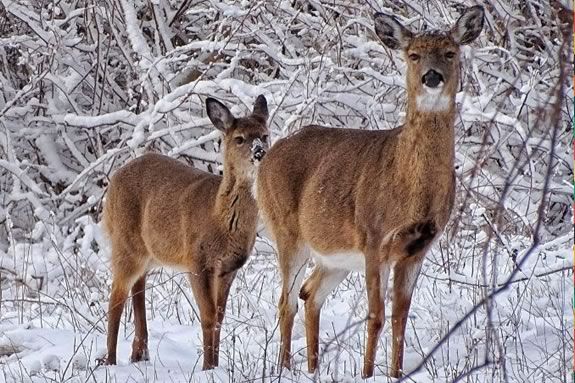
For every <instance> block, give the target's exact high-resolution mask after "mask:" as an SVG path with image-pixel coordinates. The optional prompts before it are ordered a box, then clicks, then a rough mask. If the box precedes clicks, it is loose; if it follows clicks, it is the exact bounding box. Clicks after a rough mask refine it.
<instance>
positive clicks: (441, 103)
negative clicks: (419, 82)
mask: <svg viewBox="0 0 575 383" xmlns="http://www.w3.org/2000/svg"><path fill="white" fill-rule="evenodd" d="M415 101H416V102H417V109H418V110H420V111H422V112H443V111H446V110H447V109H449V102H450V100H449V97H448V96H446V95H444V94H443V85H441V86H438V87H437V88H430V87H428V86H426V85H423V92H422V94H420V95H418V96H417V97H416V98H415Z"/></svg>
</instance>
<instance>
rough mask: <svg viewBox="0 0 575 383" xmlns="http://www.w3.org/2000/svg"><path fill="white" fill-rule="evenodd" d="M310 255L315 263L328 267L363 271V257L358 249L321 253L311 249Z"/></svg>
mask: <svg viewBox="0 0 575 383" xmlns="http://www.w3.org/2000/svg"><path fill="white" fill-rule="evenodd" d="M311 256H312V258H313V260H314V262H315V264H316V265H321V266H323V267H325V268H328V269H340V270H348V271H360V272H365V257H364V255H363V253H362V252H359V251H347V252H345V251H344V252H338V253H330V254H322V253H318V252H316V251H314V250H313V249H312V250H311Z"/></svg>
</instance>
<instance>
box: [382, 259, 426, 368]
mask: <svg viewBox="0 0 575 383" xmlns="http://www.w3.org/2000/svg"><path fill="white" fill-rule="evenodd" d="M422 262H423V257H421V256H420V257H407V258H403V259H401V260H399V261H398V262H397V263H396V265H395V268H394V280H393V312H392V338H393V340H392V342H393V343H392V359H391V371H390V375H391V376H393V377H395V378H398V377H399V376H400V375H401V373H402V370H403V351H404V345H405V342H404V339H405V326H406V323H407V315H408V313H409V307H410V306H411V298H412V295H413V290H414V288H415V285H416V283H417V277H418V276H419V271H420V270H421V264H422Z"/></svg>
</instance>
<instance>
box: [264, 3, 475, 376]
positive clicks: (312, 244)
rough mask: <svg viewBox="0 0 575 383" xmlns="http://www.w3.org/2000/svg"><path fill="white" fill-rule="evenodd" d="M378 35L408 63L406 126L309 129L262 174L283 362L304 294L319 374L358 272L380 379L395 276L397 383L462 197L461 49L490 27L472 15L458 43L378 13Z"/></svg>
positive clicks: (280, 146) (273, 154)
mask: <svg viewBox="0 0 575 383" xmlns="http://www.w3.org/2000/svg"><path fill="white" fill-rule="evenodd" d="M374 20H375V30H376V32H377V35H378V36H379V38H380V39H381V41H382V42H383V43H384V44H385V45H387V46H388V47H389V48H392V49H398V48H401V49H402V50H403V52H404V54H405V57H406V60H407V68H408V69H407V119H406V122H405V125H403V126H402V127H398V128H396V129H393V130H389V131H360V130H351V129H333V128H323V127H318V126H308V127H305V128H303V129H302V130H301V131H300V132H298V133H297V134H295V135H293V136H291V137H289V138H285V139H282V140H280V141H279V142H278V143H277V144H276V145H274V146H273V147H272V149H271V150H270V152H269V153H268V154H267V155H266V157H265V158H264V161H263V162H262V165H261V167H260V171H259V174H258V181H257V190H258V205H259V207H260V209H261V211H262V215H263V216H264V219H265V221H266V223H267V226H268V228H269V229H270V231H271V232H272V234H273V236H274V237H275V240H276V242H277V247H278V254H279V266H280V269H281V275H282V279H283V287H282V293H281V299H280V302H279V315H280V330H281V350H280V363H281V364H282V365H283V366H286V367H289V366H290V349H291V332H292V327H293V321H294V316H295V313H296V311H297V296H298V290H300V286H301V283H302V280H303V276H304V271H305V266H306V263H307V261H308V258H309V254H311V256H312V257H313V259H314V261H315V269H314V271H313V273H312V274H311V276H310V277H309V279H308V280H307V281H306V282H305V284H304V285H303V287H302V288H301V291H300V294H299V296H300V298H302V299H303V300H305V325H306V338H307V351H308V369H309V371H310V372H313V371H314V370H315V369H316V368H317V365H318V356H319V355H318V331H319V317H320V309H321V306H322V304H323V302H324V300H325V299H326V298H327V296H328V295H329V293H330V292H331V291H332V290H333V289H334V288H335V287H336V286H337V285H338V284H339V283H340V282H341V281H342V280H343V279H344V278H345V277H346V275H347V274H348V273H349V271H350V270H357V269H358V268H359V269H363V270H365V273H366V284H367V295H368V302H369V315H368V316H367V333H368V337H367V344H366V354H365V361H364V367H363V376H364V377H369V376H372V375H373V371H374V361H375V356H376V345H377V341H378V339H379V335H380V332H381V328H382V325H383V321H384V298H385V293H386V287H387V281H388V276H389V273H390V270H391V269H392V268H393V270H394V275H395V277H394V287H393V311H392V326H393V339H392V344H393V351H392V363H391V371H390V372H391V375H392V376H395V377H397V376H399V375H400V373H401V371H402V368H403V348H404V335H405V326H406V321H407V314H408V311H409V306H410V304H411V297H412V292H413V290H414V287H415V285H416V281H417V277H418V274H419V271H420V268H421V264H422V262H423V259H424V258H425V254H426V252H427V250H428V249H429V247H430V246H431V244H432V242H433V241H434V239H435V238H437V236H438V235H439V234H440V233H441V231H442V230H443V229H444V227H445V225H446V223H447V221H448V219H449V215H450V212H451V208H452V205H453V200H454V193H455V178H454V173H453V170H454V131H453V130H454V129H453V124H454V117H455V93H456V90H457V87H458V85H459V48H460V45H461V44H467V43H469V42H471V41H473V40H474V39H475V38H476V37H477V36H478V35H479V33H480V32H481V29H482V27H483V8H481V7H479V6H476V7H472V8H469V9H468V10H466V11H465V12H464V13H463V15H462V16H461V17H460V18H459V20H458V21H457V23H456V24H455V25H454V27H453V28H452V29H451V31H449V32H434V33H423V34H419V35H418V34H414V33H413V32H411V31H409V30H408V29H407V28H405V27H404V26H402V25H401V24H400V23H399V22H398V21H397V20H396V19H395V18H394V17H392V16H388V15H384V14H381V13H378V14H376V15H375V17H374Z"/></svg>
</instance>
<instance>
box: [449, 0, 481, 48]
mask: <svg viewBox="0 0 575 383" xmlns="http://www.w3.org/2000/svg"><path fill="white" fill-rule="evenodd" d="M483 21H484V11H483V7H482V6H481V5H476V6H474V7H470V8H467V9H466V10H465V12H463V14H462V15H461V17H459V19H458V20H457V22H456V23H455V25H454V26H453V28H451V31H450V33H451V37H453V40H455V42H456V43H458V44H461V45H464V44H469V43H470V42H472V41H473V40H475V39H476V38H477V37H478V36H479V34H480V33H481V30H482V29H483Z"/></svg>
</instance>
